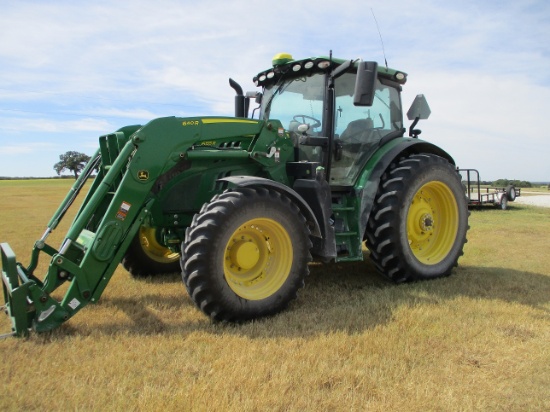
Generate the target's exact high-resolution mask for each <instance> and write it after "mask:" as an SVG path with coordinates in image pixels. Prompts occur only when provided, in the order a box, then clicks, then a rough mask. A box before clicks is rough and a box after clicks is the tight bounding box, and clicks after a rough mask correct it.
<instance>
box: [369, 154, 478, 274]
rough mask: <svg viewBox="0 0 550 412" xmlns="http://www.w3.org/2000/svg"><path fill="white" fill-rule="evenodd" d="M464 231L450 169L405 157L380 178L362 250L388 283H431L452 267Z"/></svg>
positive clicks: (432, 160) (463, 206)
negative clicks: (367, 252)
mask: <svg viewBox="0 0 550 412" xmlns="http://www.w3.org/2000/svg"><path fill="white" fill-rule="evenodd" d="M467 230H468V204H467V200H466V197H465V195H464V191H463V186H462V182H461V179H460V176H459V175H458V173H457V172H456V171H455V169H454V168H453V166H452V165H451V164H450V163H449V162H447V161H446V160H445V159H443V158H441V157H438V156H435V155H429V154H420V155H411V156H410V157H407V158H404V159H401V160H399V161H397V162H395V163H393V164H392V165H390V167H389V169H388V170H387V171H386V172H385V173H384V175H383V176H382V178H381V182H380V186H379V188H378V193H377V195H376V198H375V201H374V205H373V210H372V212H371V215H370V218H369V221H368V224H367V233H366V237H367V246H368V248H369V250H370V252H371V259H372V260H373V262H374V263H375V265H376V267H377V268H378V270H379V271H380V272H381V273H382V274H383V275H384V276H386V277H388V278H389V279H391V280H393V281H395V282H404V281H409V280H421V279H433V278H438V277H443V276H448V275H450V273H451V270H452V269H453V267H455V266H456V265H457V262H458V258H459V257H460V256H462V254H463V251H462V250H463V247H464V244H465V243H466V232H467Z"/></svg>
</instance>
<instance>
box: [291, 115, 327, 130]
mask: <svg viewBox="0 0 550 412" xmlns="http://www.w3.org/2000/svg"><path fill="white" fill-rule="evenodd" d="M298 118H302V121H299V120H298ZM292 119H293V120H295V121H297V122H298V123H302V124H305V123H306V119H308V120H312V121H313V122H314V123H313V124H312V125H310V126H311V128H312V129H315V128H316V127H319V126H321V121H320V120H317V119H316V118H315V117H311V116H306V115H305V114H297V115H296V116H294V117H293V118H292Z"/></svg>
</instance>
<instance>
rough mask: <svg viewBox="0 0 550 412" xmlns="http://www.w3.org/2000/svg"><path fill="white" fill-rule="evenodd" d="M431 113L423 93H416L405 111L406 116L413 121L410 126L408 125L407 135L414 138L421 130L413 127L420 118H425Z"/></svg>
mask: <svg viewBox="0 0 550 412" xmlns="http://www.w3.org/2000/svg"><path fill="white" fill-rule="evenodd" d="M431 113H432V111H431V110H430V106H428V101H427V100H426V98H425V97H424V95H423V94H417V95H416V97H415V98H414V100H413V102H412V104H411V108H410V109H409V111H408V112H407V117H408V118H409V120H412V121H413V122H412V124H411V127H409V136H411V137H415V138H416V137H418V135H419V134H420V133H421V131H420V130H418V129H415V128H414V127H415V126H416V124H417V123H418V121H419V120H420V119H422V120H425V119H427V118H428V117H430V114H431Z"/></svg>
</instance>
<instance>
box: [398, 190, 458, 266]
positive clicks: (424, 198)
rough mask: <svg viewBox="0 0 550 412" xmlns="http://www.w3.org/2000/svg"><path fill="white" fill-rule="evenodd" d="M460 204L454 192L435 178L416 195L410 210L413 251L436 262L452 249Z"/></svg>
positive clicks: (425, 260) (427, 261) (426, 260)
mask: <svg viewBox="0 0 550 412" xmlns="http://www.w3.org/2000/svg"><path fill="white" fill-rule="evenodd" d="M458 219H459V217H458V205H457V202H456V199H455V197H454V195H453V192H452V191H451V189H449V187H448V186H447V185H446V184H444V183H442V182H436V181H432V182H429V183H426V184H425V185H424V186H422V187H421V188H420V190H419V191H418V192H416V194H415V195H414V197H413V200H412V202H411V204H410V206H409V212H408V214H407V236H408V240H409V245H410V248H411V250H412V253H413V255H414V256H415V257H416V258H417V259H418V260H419V261H420V262H421V263H423V264H426V265H435V264H437V263H439V262H441V261H442V260H443V259H444V258H445V257H446V256H447V255H448V254H449V252H450V251H451V248H452V247H453V244H454V243H455V239H456V236H457V233H458Z"/></svg>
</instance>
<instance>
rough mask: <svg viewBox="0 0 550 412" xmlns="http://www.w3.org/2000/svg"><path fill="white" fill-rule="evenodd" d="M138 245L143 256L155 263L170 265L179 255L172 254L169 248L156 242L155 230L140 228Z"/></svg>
mask: <svg viewBox="0 0 550 412" xmlns="http://www.w3.org/2000/svg"><path fill="white" fill-rule="evenodd" d="M139 243H140V244H141V247H142V248H143V251H144V252H145V254H146V255H147V256H148V257H149V258H150V259H152V260H154V261H155V262H159V263H172V262H175V261H177V260H178V259H179V257H180V254H179V253H175V252H172V251H171V250H170V249H169V248H167V247H166V246H163V245H161V244H160V243H159V242H158V240H157V237H156V229H155V228H151V227H140V228H139Z"/></svg>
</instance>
